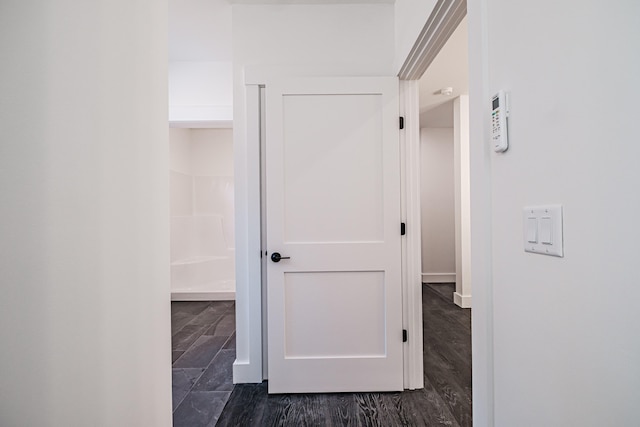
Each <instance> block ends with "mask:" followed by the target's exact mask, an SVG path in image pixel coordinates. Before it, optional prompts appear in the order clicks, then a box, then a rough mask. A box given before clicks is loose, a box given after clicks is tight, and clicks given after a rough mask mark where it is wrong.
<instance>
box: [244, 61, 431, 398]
mask: <svg viewBox="0 0 640 427" xmlns="http://www.w3.org/2000/svg"><path fill="white" fill-rule="evenodd" d="M293 73H294V71H292V70H287V69H280V68H275V69H274V68H272V67H248V68H247V69H245V73H244V78H245V82H244V83H245V96H246V104H245V105H246V125H245V129H246V131H245V132H246V133H245V135H246V136H245V137H246V153H245V158H246V172H247V193H248V198H247V200H246V215H247V220H248V223H249V231H248V235H247V240H248V245H247V246H248V249H249V250H248V251H247V255H248V256H247V262H248V269H247V270H245V271H248V274H247V275H246V278H247V279H246V280H247V283H246V284H247V285H248V286H247V287H246V288H245V289H244V290H243V289H241V288H240V287H238V289H237V291H236V295H237V301H236V310H237V315H236V317H237V326H236V329H237V330H241V329H244V330H243V331H242V332H240V334H242V333H244V334H247V335H246V336H248V338H249V340H248V342H247V340H246V339H245V340H243V341H244V342H243V343H241V346H242V347H243V351H238V352H237V353H238V354H237V359H236V361H235V362H234V368H233V369H234V372H233V375H234V383H245V382H246V383H256V382H261V381H262V380H263V379H265V378H267V375H266V372H264V371H265V370H264V366H263V365H266V364H265V363H264V360H263V357H264V351H263V347H264V344H266V343H263V330H264V329H263V326H264V322H265V320H264V318H265V315H264V312H263V299H262V286H261V277H262V263H261V260H260V255H261V253H262V248H261V232H260V230H261V215H260V212H261V208H260V180H261V172H260V170H261V169H260V144H261V141H260V137H261V126H262V123H261V114H260V109H261V98H260V88H261V87H264V86H267V85H268V82H269V81H270V80H272V79H273V78H277V77H281V76H283V75H291V74H293ZM296 75H300V73H296ZM399 89H400V94H399V95H400V106H399V107H400V112H401V115H403V116H404V117H405V123H406V125H405V129H404V130H401V131H400V144H401V153H400V156H401V174H402V175H401V212H402V215H401V216H402V221H403V222H405V224H407V227H406V230H407V232H406V236H405V237H404V238H403V239H402V294H403V328H404V329H406V330H407V335H408V337H407V338H408V340H407V342H406V343H405V344H404V369H403V372H404V375H403V381H404V388H406V389H411V390H413V389H419V388H422V387H423V384H424V382H423V381H424V380H423V363H422V358H423V341H422V289H421V286H422V278H421V277H422V276H421V273H422V269H421V259H422V258H421V243H420V239H421V232H420V187H419V179H420V162H419V160H420V156H419V155H418V154H419V149H420V135H419V132H420V129H419V121H418V119H419V107H418V86H417V82H415V81H413V82H412V81H400V88H399Z"/></svg>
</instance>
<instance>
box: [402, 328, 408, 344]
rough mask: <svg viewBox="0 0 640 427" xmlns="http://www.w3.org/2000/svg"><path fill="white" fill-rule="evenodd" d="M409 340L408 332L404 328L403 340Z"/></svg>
mask: <svg viewBox="0 0 640 427" xmlns="http://www.w3.org/2000/svg"><path fill="white" fill-rule="evenodd" d="M408 340H409V337H408V334H407V330H406V329H403V330H402V342H407V341H408Z"/></svg>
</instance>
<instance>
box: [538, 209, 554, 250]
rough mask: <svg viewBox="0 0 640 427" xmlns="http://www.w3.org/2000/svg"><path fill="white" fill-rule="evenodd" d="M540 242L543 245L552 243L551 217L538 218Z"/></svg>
mask: <svg viewBox="0 0 640 427" xmlns="http://www.w3.org/2000/svg"><path fill="white" fill-rule="evenodd" d="M540 243H542V244H543V245H551V244H553V223H552V221H551V217H548V216H543V217H542V218H540Z"/></svg>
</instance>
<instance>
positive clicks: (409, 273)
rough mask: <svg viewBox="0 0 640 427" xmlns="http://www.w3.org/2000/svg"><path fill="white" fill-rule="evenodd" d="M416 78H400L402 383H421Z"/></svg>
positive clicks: (412, 386)
mask: <svg viewBox="0 0 640 427" xmlns="http://www.w3.org/2000/svg"><path fill="white" fill-rule="evenodd" d="M418 95H419V86H418V81H417V80H411V81H409V80H401V81H400V115H401V116H403V117H404V123H405V128H404V130H401V131H400V150H401V151H400V156H401V186H402V188H401V203H400V204H401V212H402V220H403V222H405V223H406V224H407V227H406V235H405V237H404V238H403V239H402V289H403V292H402V293H403V310H402V311H403V325H404V326H403V327H404V329H406V330H407V335H408V340H407V342H406V343H405V352H404V387H405V388H406V389H410V390H414V389H420V388H423V387H424V367H423V363H422V359H423V344H424V343H423V337H422V335H423V334H422V243H421V239H422V233H421V219H420V215H421V213H420V210H421V206H420V104H419V99H418Z"/></svg>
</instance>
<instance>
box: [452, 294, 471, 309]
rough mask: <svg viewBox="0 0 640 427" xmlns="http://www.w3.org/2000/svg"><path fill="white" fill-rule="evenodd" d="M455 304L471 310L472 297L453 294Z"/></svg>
mask: <svg viewBox="0 0 640 427" xmlns="http://www.w3.org/2000/svg"><path fill="white" fill-rule="evenodd" d="M453 302H454V303H455V304H456V305H457V306H458V307H462V308H471V295H460V294H459V293H457V292H454V293H453Z"/></svg>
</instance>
